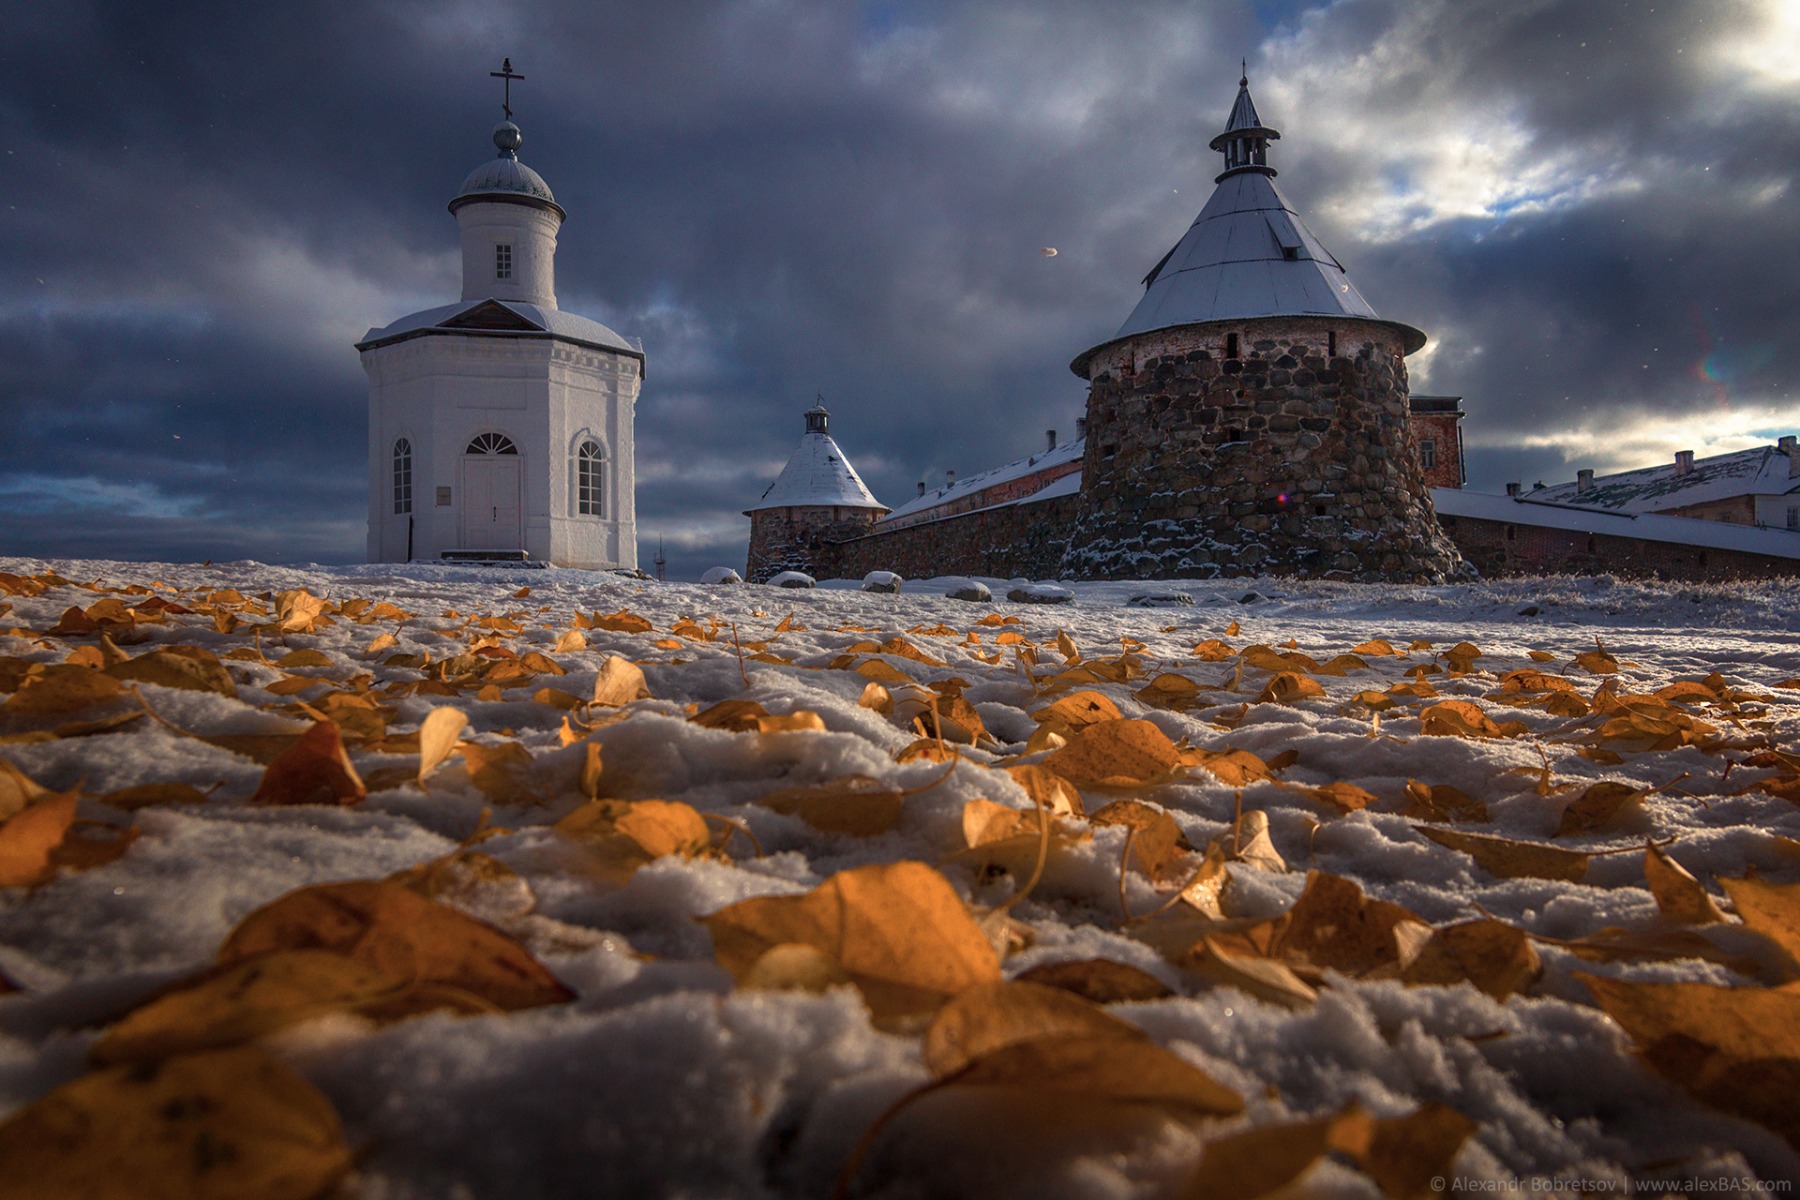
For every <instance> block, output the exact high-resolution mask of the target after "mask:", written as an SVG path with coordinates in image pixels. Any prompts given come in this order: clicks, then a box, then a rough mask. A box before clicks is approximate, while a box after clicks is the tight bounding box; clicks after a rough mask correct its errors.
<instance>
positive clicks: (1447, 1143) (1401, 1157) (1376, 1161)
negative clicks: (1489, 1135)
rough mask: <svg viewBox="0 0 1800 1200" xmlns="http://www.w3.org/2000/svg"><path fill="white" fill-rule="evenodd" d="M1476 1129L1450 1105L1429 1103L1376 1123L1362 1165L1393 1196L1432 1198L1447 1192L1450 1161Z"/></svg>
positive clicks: (1399, 1199) (1396, 1198)
mask: <svg viewBox="0 0 1800 1200" xmlns="http://www.w3.org/2000/svg"><path fill="white" fill-rule="evenodd" d="M1475 1128H1476V1126H1475V1122H1474V1121H1471V1120H1470V1119H1469V1118H1468V1117H1465V1116H1463V1115H1462V1114H1461V1113H1459V1112H1457V1111H1456V1110H1455V1109H1454V1108H1451V1107H1450V1106H1448V1105H1445V1104H1436V1103H1433V1104H1426V1105H1423V1106H1421V1107H1420V1108H1418V1109H1417V1110H1415V1111H1413V1112H1410V1113H1408V1114H1406V1115H1405V1116H1403V1117H1387V1118H1384V1119H1383V1120H1380V1121H1377V1122H1375V1136H1374V1137H1373V1138H1372V1139H1370V1141H1369V1145H1368V1148H1367V1149H1365V1150H1364V1151H1363V1152H1362V1155H1361V1156H1360V1159H1359V1161H1358V1164H1357V1165H1358V1166H1360V1167H1362V1169H1363V1173H1364V1174H1365V1175H1367V1176H1368V1177H1369V1178H1371V1179H1373V1180H1374V1181H1375V1182H1376V1183H1377V1184H1378V1185H1379V1186H1380V1187H1381V1194H1382V1195H1383V1196H1386V1197H1388V1198H1389V1200H1430V1198H1435V1197H1437V1196H1440V1195H1441V1194H1442V1192H1443V1180H1444V1177H1445V1176H1446V1175H1449V1174H1450V1164H1451V1163H1452V1162H1454V1161H1455V1160H1456V1154H1457V1151H1459V1150H1461V1149H1462V1146H1463V1143H1464V1142H1466V1141H1468V1140H1469V1136H1470V1135H1471V1134H1473V1133H1474V1132H1475Z"/></svg>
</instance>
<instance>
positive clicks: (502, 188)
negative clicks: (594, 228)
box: [450, 121, 566, 217]
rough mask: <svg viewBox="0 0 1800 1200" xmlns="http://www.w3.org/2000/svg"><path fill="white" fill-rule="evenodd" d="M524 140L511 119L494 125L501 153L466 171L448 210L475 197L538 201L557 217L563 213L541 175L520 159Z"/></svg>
mask: <svg viewBox="0 0 1800 1200" xmlns="http://www.w3.org/2000/svg"><path fill="white" fill-rule="evenodd" d="M523 140H524V135H523V134H521V133H520V132H519V127H518V126H517V125H514V124H513V123H512V122H511V121H502V122H500V123H499V124H498V125H496V126H494V146H495V148H496V149H498V150H499V152H500V153H499V154H498V155H497V156H496V157H494V158H490V159H488V160H487V161H486V162H484V163H482V164H481V165H480V166H478V167H476V168H475V169H474V170H473V171H470V172H469V176H468V178H467V179H464V180H463V185H462V188H461V189H460V190H459V191H458V192H457V193H456V195H455V197H453V198H452V199H451V201H450V211H451V212H455V211H456V210H457V209H459V208H461V207H462V206H463V205H464V204H468V203H471V202H473V201H476V200H504V201H510V202H523V203H526V204H538V205H541V206H543V207H545V208H549V209H553V210H555V212H556V215H557V216H559V217H561V216H565V215H566V214H565V213H564V212H563V209H562V205H560V204H558V203H557V202H556V197H555V196H553V195H551V194H550V185H549V184H547V183H545V182H544V177H543V176H542V175H539V174H538V173H537V172H536V171H534V170H532V169H531V168H530V167H528V166H526V165H525V164H524V163H522V162H520V161H519V144H520V143H521V142H522V141H523Z"/></svg>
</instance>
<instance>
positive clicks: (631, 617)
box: [589, 608, 656, 633]
mask: <svg viewBox="0 0 1800 1200" xmlns="http://www.w3.org/2000/svg"><path fill="white" fill-rule="evenodd" d="M589 628H591V629H606V630H610V631H611V632H613V633H649V632H650V631H651V630H653V629H655V628H656V626H654V625H652V624H651V623H650V622H649V620H647V619H646V618H644V617H640V616H638V615H637V614H636V613H634V612H627V611H625V610H624V609H622V608H621V609H620V610H619V611H618V612H616V613H613V614H612V615H610V616H601V615H600V614H599V613H595V614H594V619H593V624H592V625H590V626H589Z"/></svg>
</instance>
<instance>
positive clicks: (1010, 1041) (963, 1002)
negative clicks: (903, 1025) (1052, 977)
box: [924, 980, 1144, 1080]
mask: <svg viewBox="0 0 1800 1200" xmlns="http://www.w3.org/2000/svg"><path fill="white" fill-rule="evenodd" d="M1059 1037H1081V1038H1114V1039H1117V1040H1120V1041H1137V1040H1141V1039H1143V1037H1144V1033H1143V1031H1142V1030H1140V1029H1138V1028H1137V1027H1136V1026H1135V1025H1129V1024H1127V1023H1125V1022H1124V1021H1121V1020H1119V1019H1118V1018H1117V1017H1115V1016H1113V1015H1112V1014H1110V1013H1108V1012H1107V1011H1106V1010H1105V1009H1103V1008H1101V1007H1100V1006H1099V1005H1097V1004H1094V1003H1093V1002H1091V1001H1089V1000H1085V999H1083V998H1082V997H1080V996H1078V995H1076V994H1075V993H1073V992H1070V991H1066V990H1064V989H1062V988H1054V987H1049V986H1046V985H1044V984H1039V983H1026V982H1019V981H1016V980H1015V981H1012V982H1001V981H996V982H992V983H979V984H975V985H974V986H972V987H969V988H966V989H964V990H963V991H961V992H959V993H958V994H957V995H956V996H955V997H954V998H953V999H951V1001H950V1002H949V1003H948V1004H946V1005H944V1007H943V1008H941V1009H939V1010H938V1013H937V1016H935V1017H933V1018H932V1021H931V1025H930V1026H929V1027H928V1028H927V1029H926V1030H925V1039H924V1057H925V1069H926V1070H928V1071H930V1072H931V1075H932V1078H934V1079H940V1080H941V1079H944V1078H947V1077H948V1076H951V1075H954V1074H956V1073H957V1072H958V1071H961V1070H964V1069H965V1068H967V1067H968V1066H969V1064H971V1063H973V1062H975V1061H976V1060H977V1059H980V1058H985V1057H986V1056H988V1055H990V1054H993V1053H994V1052H995V1051H997V1050H1001V1049H1004V1048H1005V1047H1007V1046H1010V1045H1014V1044H1016V1043H1018V1042H1025V1041H1032V1040H1035V1039H1041V1038H1059Z"/></svg>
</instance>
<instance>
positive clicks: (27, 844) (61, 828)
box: [0, 792, 76, 887]
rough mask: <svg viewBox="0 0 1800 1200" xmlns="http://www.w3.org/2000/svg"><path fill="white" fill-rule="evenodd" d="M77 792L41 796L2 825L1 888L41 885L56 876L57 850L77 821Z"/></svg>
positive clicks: (0, 850) (0, 837)
mask: <svg viewBox="0 0 1800 1200" xmlns="http://www.w3.org/2000/svg"><path fill="white" fill-rule="evenodd" d="M75 802H76V794H75V793H74V792H64V793H62V794H60V795H54V796H40V797H38V798H37V799H36V800H34V801H33V802H32V803H31V804H30V805H28V806H27V807H26V808H24V809H23V810H22V811H20V812H17V813H15V814H14V815H13V816H11V817H9V818H7V819H6V820H5V821H4V822H0V887H21V886H29V885H32V884H37V883H42V882H43V881H44V880H46V879H48V878H50V876H52V875H53V874H55V873H56V867H57V863H56V861H55V857H54V855H55V851H56V848H57V847H58V846H60V845H61V844H62V842H63V839H64V838H65V837H66V836H68V833H69V827H70V826H71V825H72V824H74V821H75Z"/></svg>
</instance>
